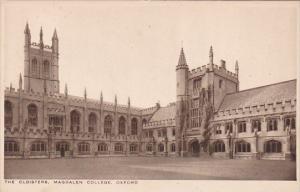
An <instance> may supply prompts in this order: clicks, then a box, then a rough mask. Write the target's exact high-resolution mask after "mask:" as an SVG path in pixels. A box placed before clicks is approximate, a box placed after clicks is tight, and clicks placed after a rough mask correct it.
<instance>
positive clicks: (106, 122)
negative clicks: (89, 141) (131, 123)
mask: <svg viewBox="0 0 300 192" xmlns="http://www.w3.org/2000/svg"><path fill="white" fill-rule="evenodd" d="M111 129H112V118H111V116H110V115H107V116H106V117H105V118H104V133H105V134H111Z"/></svg>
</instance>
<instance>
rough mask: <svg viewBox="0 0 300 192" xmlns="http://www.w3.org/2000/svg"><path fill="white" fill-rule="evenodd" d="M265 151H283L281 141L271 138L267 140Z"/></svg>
mask: <svg viewBox="0 0 300 192" xmlns="http://www.w3.org/2000/svg"><path fill="white" fill-rule="evenodd" d="M264 149H265V153H281V142H279V141H276V140H270V141H267V142H265V145H264Z"/></svg>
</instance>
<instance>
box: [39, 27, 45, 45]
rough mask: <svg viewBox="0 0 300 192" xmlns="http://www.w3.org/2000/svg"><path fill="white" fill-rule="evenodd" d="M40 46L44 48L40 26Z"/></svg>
mask: <svg viewBox="0 0 300 192" xmlns="http://www.w3.org/2000/svg"><path fill="white" fill-rule="evenodd" d="M40 48H41V49H43V48H44V41H43V28H42V27H41V30H40Z"/></svg>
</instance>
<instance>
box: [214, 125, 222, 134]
mask: <svg viewBox="0 0 300 192" xmlns="http://www.w3.org/2000/svg"><path fill="white" fill-rule="evenodd" d="M215 129H216V131H215V133H216V135H221V134H222V129H221V126H220V125H217V126H216V128H215Z"/></svg>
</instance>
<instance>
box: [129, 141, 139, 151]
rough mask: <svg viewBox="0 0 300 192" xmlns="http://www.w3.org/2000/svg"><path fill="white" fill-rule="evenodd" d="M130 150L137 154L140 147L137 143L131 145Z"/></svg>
mask: <svg viewBox="0 0 300 192" xmlns="http://www.w3.org/2000/svg"><path fill="white" fill-rule="evenodd" d="M129 150H130V152H137V150H138V145H137V144H135V143H133V144H130V146H129Z"/></svg>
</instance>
